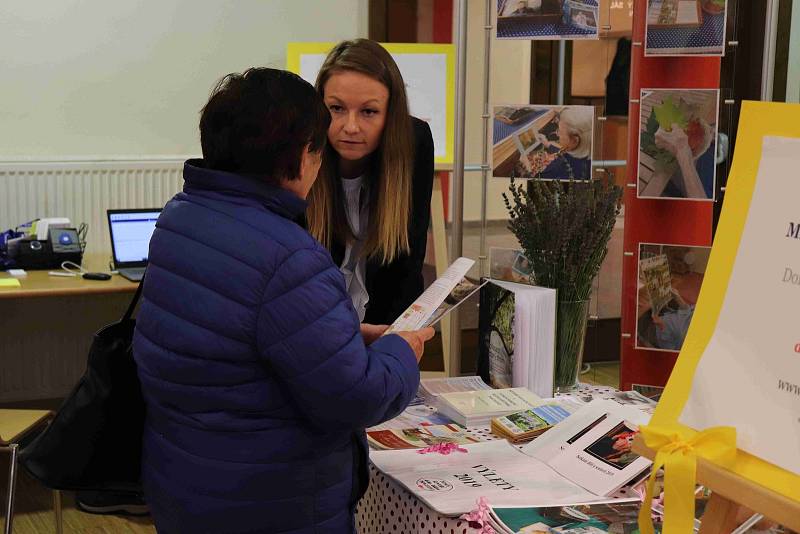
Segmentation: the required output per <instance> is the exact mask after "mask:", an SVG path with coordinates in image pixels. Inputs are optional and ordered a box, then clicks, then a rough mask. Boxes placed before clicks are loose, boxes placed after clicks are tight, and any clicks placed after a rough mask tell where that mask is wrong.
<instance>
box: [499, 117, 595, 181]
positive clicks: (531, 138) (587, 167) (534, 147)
mask: <svg viewBox="0 0 800 534" xmlns="http://www.w3.org/2000/svg"><path fill="white" fill-rule="evenodd" d="M593 133H594V107H593V106H496V107H495V108H494V125H493V132H492V135H493V138H492V145H493V148H492V176H494V177H496V178H508V177H509V176H512V174H513V176H516V177H521V178H540V179H544V180H589V179H591V177H592V146H593V144H592V143H593Z"/></svg>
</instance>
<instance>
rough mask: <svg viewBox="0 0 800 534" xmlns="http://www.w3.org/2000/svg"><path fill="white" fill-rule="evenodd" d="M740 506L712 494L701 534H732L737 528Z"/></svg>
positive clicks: (703, 519) (702, 523)
mask: <svg viewBox="0 0 800 534" xmlns="http://www.w3.org/2000/svg"><path fill="white" fill-rule="evenodd" d="M738 512H739V505H738V504H736V503H735V502H733V501H730V500H728V499H726V498H725V497H723V496H721V495H719V494H717V493H712V494H711V498H710V499H709V500H708V507H707V508H706V511H705V513H704V514H703V518H702V520H701V524H700V534H730V533H731V532H732V531H733V530H734V529H735V528H736V527H737V526H739V525H738V524H737V522H736V518H737V514H738Z"/></svg>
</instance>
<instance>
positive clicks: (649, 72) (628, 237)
mask: <svg viewBox="0 0 800 534" xmlns="http://www.w3.org/2000/svg"><path fill="white" fill-rule="evenodd" d="M647 2H648V0H635V4H634V12H633V47H632V50H631V83H630V98H631V102H630V106H629V117H628V134H629V135H628V169H630V170H631V171H632V172H629V173H628V186H627V187H626V190H625V230H624V237H623V250H624V251H625V256H624V258H623V268H622V336H623V337H622V340H621V354H622V356H621V369H620V386H621V387H622V388H623V389H630V387H631V384H644V385H653V386H663V385H664V384H666V381H667V379H668V378H669V375H670V373H671V372H672V367H673V365H674V364H675V360H676V359H677V353H671V352H664V351H654V350H646V349H637V348H635V346H636V323H637V320H638V310H637V288H638V261H639V243H665V244H672V245H697V246H709V245H710V244H711V233H712V220H713V208H714V203H713V202H708V201H697V200H676V199H640V198H637V185H638V169H639V125H640V119H639V98H640V93H641V89H659V88H668V89H717V88H719V84H720V66H721V58H719V57H645V55H644V51H645V22H646V19H647ZM718 179H719V178H718Z"/></svg>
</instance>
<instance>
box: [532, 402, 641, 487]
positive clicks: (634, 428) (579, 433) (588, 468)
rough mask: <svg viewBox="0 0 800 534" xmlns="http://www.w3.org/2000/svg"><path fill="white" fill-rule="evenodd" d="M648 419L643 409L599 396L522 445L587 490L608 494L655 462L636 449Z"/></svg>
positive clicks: (534, 455)
mask: <svg viewBox="0 0 800 534" xmlns="http://www.w3.org/2000/svg"><path fill="white" fill-rule="evenodd" d="M649 419H650V416H649V415H648V414H646V413H644V412H642V411H641V410H639V409H636V408H633V407H630V406H623V405H620V404H618V403H616V402H614V401H611V400H596V401H592V402H591V403H589V404H587V405H586V406H584V407H583V408H581V409H580V410H578V411H576V412H575V413H574V414H572V415H571V416H570V417H568V418H567V419H565V420H564V421H562V422H561V423H559V424H558V425H556V426H554V427H553V428H552V429H550V430H549V431H547V432H546V433H545V434H543V435H542V436H541V437H540V438H538V439H536V440H534V441H533V442H531V443H530V444H529V445H527V446H525V447H524V448H523V449H522V450H523V452H524V453H525V454H529V455H531V456H533V457H535V458H538V459H539V460H541V461H543V462H545V463H547V464H548V465H550V466H551V467H552V468H553V469H555V470H556V471H558V472H559V473H561V474H562V475H564V476H565V477H567V478H569V479H570V480H572V481H573V482H575V483H577V484H580V485H581V486H583V487H584V488H586V489H587V490H589V491H591V492H593V493H596V494H598V495H608V494H611V493H613V492H614V491H616V490H617V489H619V488H620V487H622V486H623V485H624V484H626V483H627V482H629V481H630V480H631V479H633V478H634V477H636V476H637V475H639V474H640V473H642V472H643V471H645V470H647V469H648V468H649V467H650V465H651V462H650V460H648V459H646V458H642V457H640V456H639V455H637V454H636V453H634V452H633V451H632V450H631V446H632V444H633V439H634V437H635V436H636V435H637V434H638V432H639V426H640V425H644V424H646V423H647V422H648V421H649Z"/></svg>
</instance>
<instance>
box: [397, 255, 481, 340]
mask: <svg viewBox="0 0 800 534" xmlns="http://www.w3.org/2000/svg"><path fill="white" fill-rule="evenodd" d="M474 264H475V261H474V260H471V259H469V258H458V259H457V260H456V261H454V262H453V263H452V264H451V265H450V267H448V268H447V270H446V271H445V272H444V274H442V276H440V277H439V278H437V279H436V280H435V281H434V282H433V283H432V284H431V285H430V287H428V289H426V290H425V291H424V292H423V293H422V295H420V296H419V298H417V300H415V301H414V302H413V303H412V304H411V306H409V307H408V308H406V310H405V311H404V312H403V313H402V314H401V315H400V317H398V318H397V320H396V321H395V322H394V323H392V325H391V326H390V327H389V328H388V329H387V330H386V332H385V334H391V333H392V332H401V331H404V330H419V329H420V328H424V327H425V326H432V325H433V324H434V323H436V321H438V320H439V319H441V318H442V317H443V316H444V315H445V314H446V313H448V312H449V311H450V310H451V309H452V308H455V307H456V306H458V305H459V304H461V303H462V302H463V301H464V300H466V298H467V297H469V296H470V295H472V294H473V293H474V292H475V291H477V290H478V289H479V288H480V286H479V285H477V284H475V283H473V282H471V281H469V280H467V279H466V278H465V277H466V275H467V272H469V270H470V268H471V267H472V266H473V265H474ZM385 334H384V335H385Z"/></svg>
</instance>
